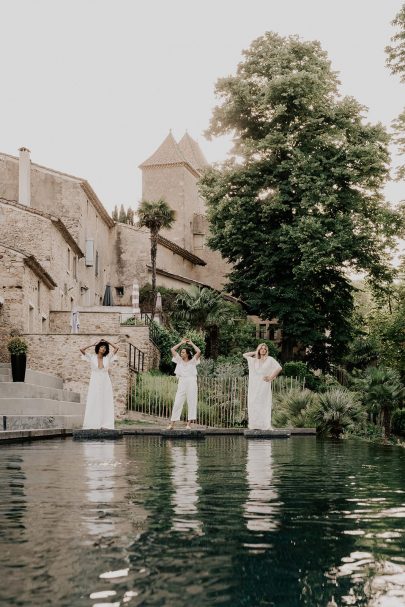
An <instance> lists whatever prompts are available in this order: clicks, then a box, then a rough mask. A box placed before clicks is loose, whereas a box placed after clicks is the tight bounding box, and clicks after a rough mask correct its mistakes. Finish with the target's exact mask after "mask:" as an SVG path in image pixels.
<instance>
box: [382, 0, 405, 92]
mask: <svg viewBox="0 0 405 607" xmlns="http://www.w3.org/2000/svg"><path fill="white" fill-rule="evenodd" d="M392 25H394V26H395V27H397V28H398V31H397V32H396V33H395V34H394V35H393V36H392V38H391V44H390V45H388V46H386V47H385V52H386V53H387V66H388V67H389V69H390V70H391V72H392V74H399V76H400V78H401V82H405V2H404V3H403V4H402V6H401V9H400V11H399V13H398V14H397V15H396V16H395V19H394V20H393V21H392Z"/></svg>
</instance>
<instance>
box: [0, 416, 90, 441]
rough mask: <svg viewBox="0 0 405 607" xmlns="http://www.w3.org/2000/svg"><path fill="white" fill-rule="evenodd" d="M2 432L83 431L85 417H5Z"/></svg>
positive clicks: (0, 429) (3, 417) (0, 427)
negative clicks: (48, 429)
mask: <svg viewBox="0 0 405 607" xmlns="http://www.w3.org/2000/svg"><path fill="white" fill-rule="evenodd" d="M1 419H2V424H1V426H0V437H1V432H2V431H3V432H5V431H6V432H9V431H15V430H38V429H44V428H69V429H71V430H73V429H81V427H82V425H83V417H82V416H81V415H3V416H2V418H0V421H1Z"/></svg>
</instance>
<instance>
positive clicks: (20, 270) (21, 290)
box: [0, 245, 52, 358]
mask: <svg viewBox="0 0 405 607" xmlns="http://www.w3.org/2000/svg"><path fill="white" fill-rule="evenodd" d="M51 293H52V291H50V290H49V288H48V287H47V286H46V285H45V284H44V283H43V282H42V280H41V279H40V278H39V277H38V276H37V274H35V272H33V270H32V269H31V268H30V267H28V266H27V265H26V263H25V256H24V255H22V254H20V253H19V252H18V251H15V250H13V249H10V248H7V247H4V246H1V245H0V295H1V296H2V297H3V299H4V304H3V306H1V307H0V335H3V336H5V338H6V337H7V336H9V334H10V330H11V329H18V330H19V331H20V332H35V333H41V332H44V331H45V332H47V331H48V318H49V306H50V299H51V297H50V294H51ZM1 350H2V348H1V347H0V357H1ZM3 358H4V356H3Z"/></svg>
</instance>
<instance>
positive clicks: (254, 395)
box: [243, 344, 282, 430]
mask: <svg viewBox="0 0 405 607" xmlns="http://www.w3.org/2000/svg"><path fill="white" fill-rule="evenodd" d="M243 356H244V358H246V360H247V362H248V365H249V387H248V420H249V429H250V430H271V429H272V426H271V405H272V393H271V382H272V381H273V379H274V378H275V377H277V375H278V374H279V373H280V371H281V369H282V367H281V366H280V365H279V364H278V362H277V361H276V359H275V358H272V357H271V356H269V350H268V348H267V346H266V344H259V345H258V346H257V349H256V351H255V352H246V353H245V354H244V355H243Z"/></svg>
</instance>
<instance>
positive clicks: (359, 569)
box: [330, 489, 405, 607]
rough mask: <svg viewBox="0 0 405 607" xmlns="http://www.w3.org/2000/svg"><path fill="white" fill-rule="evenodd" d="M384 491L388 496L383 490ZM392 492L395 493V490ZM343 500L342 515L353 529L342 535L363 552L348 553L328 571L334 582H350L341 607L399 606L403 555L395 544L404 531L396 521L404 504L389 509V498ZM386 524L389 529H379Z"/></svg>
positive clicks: (404, 591)
mask: <svg viewBox="0 0 405 607" xmlns="http://www.w3.org/2000/svg"><path fill="white" fill-rule="evenodd" d="M363 491H364V489H363ZM360 492H362V490H361V489H360ZM384 492H385V493H388V494H389V493H390V492H389V491H387V490H386V489H384ZM393 493H395V494H398V491H395V492H393ZM346 501H347V503H348V509H347V510H344V511H343V516H344V518H345V519H346V520H348V521H350V523H351V524H353V522H354V524H356V528H355V529H345V530H344V531H343V534H346V535H352V536H357V537H358V543H359V546H361V547H362V548H366V550H364V549H363V550H355V551H352V552H350V554H349V555H348V556H344V557H342V559H341V563H340V564H339V565H338V566H337V567H336V568H333V569H332V570H331V572H330V575H333V576H335V578H336V580H339V579H349V580H350V582H351V588H350V591H349V593H348V594H347V595H343V596H342V601H343V604H344V605H357V604H362V603H361V601H367V605H369V606H372V607H403V605H405V556H404V554H403V541H402V542H399V543H398V539H403V536H404V529H403V525H402V521H397V519H401V518H404V516H405V504H398V505H396V506H395V507H389V502H390V497H389V495H388V496H387V495H385V496H380V497H378V496H373V497H363V498H362V497H360V498H359V497H356V498H348V499H347V500H346ZM390 519H391V520H390ZM387 525H389V530H385V531H384V530H382V529H383V528H385V527H386V526H387ZM401 544H402V548H401ZM367 548H368V550H367ZM387 556H389V558H386V557H387Z"/></svg>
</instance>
